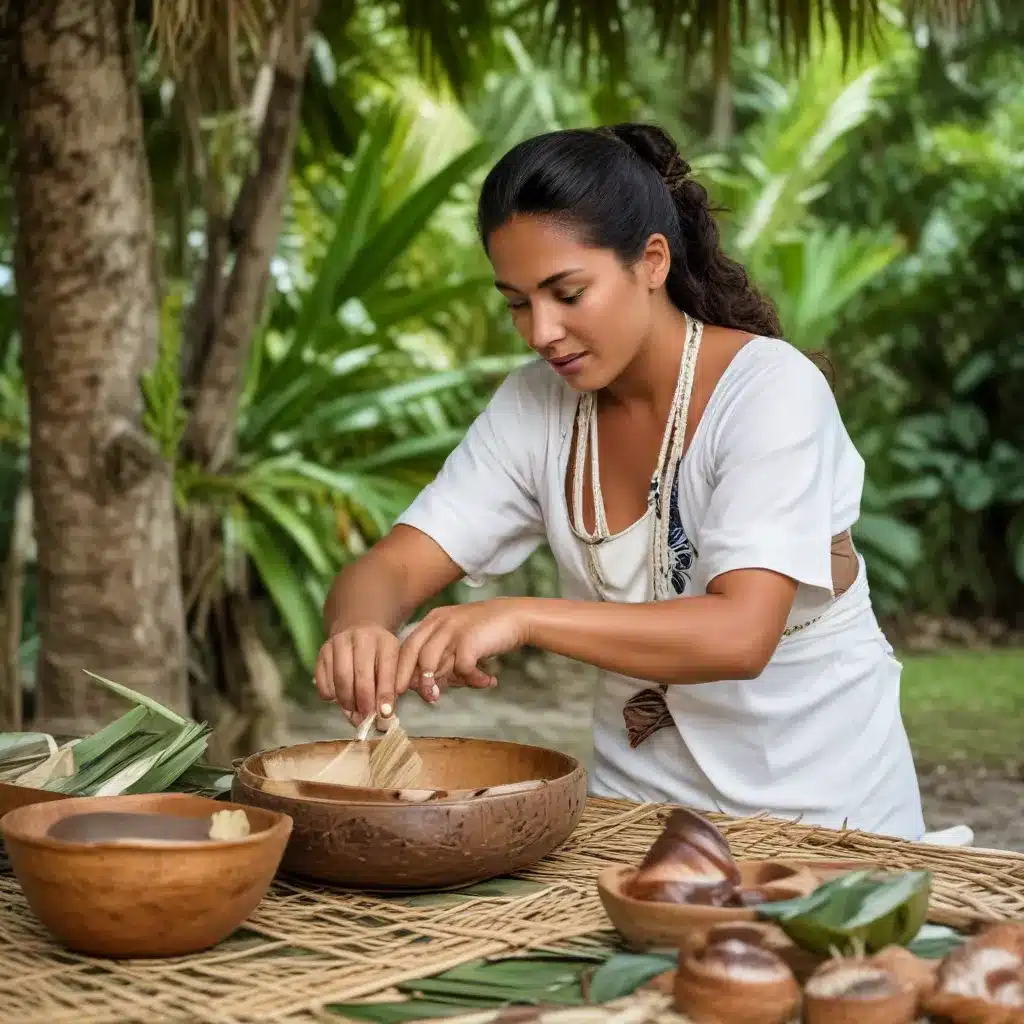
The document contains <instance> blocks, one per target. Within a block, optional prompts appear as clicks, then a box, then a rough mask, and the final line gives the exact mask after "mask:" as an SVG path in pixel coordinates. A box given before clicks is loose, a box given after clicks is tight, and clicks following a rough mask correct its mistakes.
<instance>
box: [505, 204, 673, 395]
mask: <svg viewBox="0 0 1024 1024" xmlns="http://www.w3.org/2000/svg"><path fill="white" fill-rule="evenodd" d="M663 241H664V240H663V239H661V236H659V235H655V236H652V241H651V243H650V244H649V245H648V249H647V251H646V252H645V253H644V254H643V256H642V257H641V259H640V260H639V261H638V263H637V264H636V266H635V267H632V268H626V267H623V265H622V263H621V262H620V260H619V258H618V257H617V256H616V254H615V253H614V252H613V251H612V250H610V249H597V248H593V247H590V246H586V245H584V244H582V242H580V240H579V238H578V237H577V236H576V234H575V233H574V232H573V230H572V228H571V226H569V225H567V224H565V223H563V222H560V221H558V220H556V219H554V218H551V217H543V216H532V215H530V216H527V215H517V216H516V217H513V218H512V219H511V220H510V221H508V222H507V223H505V224H503V225H502V226H501V227H500V228H498V229H496V230H495V231H494V232H493V233H492V234H491V236H490V239H489V242H488V254H489V256H490V260H491V265H492V266H493V268H494V278H495V284H496V286H497V288H498V290H499V291H500V292H501V293H502V294H503V295H504V296H505V298H506V299H507V300H508V305H509V309H510V311H511V313H512V322H513V323H514V324H515V326H516V330H518V331H519V333H520V335H522V337H523V340H524V341H525V342H526V343H527V345H529V346H530V348H532V349H533V350H534V351H535V352H537V353H538V355H540V356H541V357H542V358H544V359H546V360H547V362H548V365H549V366H550V367H551V368H552V369H553V370H554V371H555V372H556V373H558V374H559V375H561V376H562V377H564V378H565V380H566V382H567V383H568V384H569V385H570V386H571V387H572V388H574V389H575V390H577V391H597V390H599V389H600V388H604V387H607V386H608V384H610V383H611V382H612V381H614V380H615V379H616V378H617V377H618V376H619V375H620V374H621V373H622V372H623V371H624V370H625V369H626V367H627V366H629V364H630V363H631V362H632V360H633V359H634V357H635V356H636V354H637V352H638V350H639V349H640V347H641V346H642V344H643V343H644V341H645V340H646V338H647V337H648V336H649V334H650V330H651V323H652V317H653V315H654V307H655V301H656V293H657V291H658V289H659V288H660V287H661V286H662V285H663V284H664V277H665V274H667V272H668V248H667V245H665V246H664V252H663V253H661V249H662V242H663ZM662 264H664V265H663V266H662Z"/></svg>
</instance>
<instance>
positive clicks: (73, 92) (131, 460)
mask: <svg viewBox="0 0 1024 1024" xmlns="http://www.w3.org/2000/svg"><path fill="white" fill-rule="evenodd" d="M130 11H131V4H130V3H129V2H128V0H88V2H85V3H83V2H82V0H27V2H25V3H23V4H21V19H20V25H19V27H18V45H17V60H18V68H17V73H18V82H17V94H16V99H15V145H16V158H15V159H16V181H15V199H16V215H17V239H16V278H17V285H18V296H19V300H20V304H21V322H22V331H23V361H24V369H25V381H26V386H27V391H28V402H29V418H30V467H31V469H30V474H31V486H32V498H33V507H34V509H35V519H36V523H35V528H36V539H37V544H38V576H39V579H38V587H39V592H38V618H39V632H40V644H41V645H40V652H39V662H38V668H37V677H36V686H37V688H38V695H37V696H38V705H37V706H38V716H39V719H40V724H41V725H43V726H44V727H45V728H48V729H51V730H56V731H65V730H67V731H72V730H74V731H82V730H85V729H91V728H94V727H95V726H96V725H97V724H98V723H100V722H104V721H109V720H110V718H111V717H112V716H113V715H114V714H115V713H119V712H120V711H122V710H123V703H120V702H117V701H116V700H115V699H113V698H112V697H111V696H109V695H108V694H106V692H105V691H103V690H102V689H100V688H98V687H96V686H95V684H92V683H90V681H89V680H88V678H87V677H86V676H84V674H83V671H82V670H83V669H86V668H88V669H91V670H92V671H95V672H98V673H100V674H102V675H106V676H108V677H110V678H113V679H116V680H117V681H119V682H122V683H124V684H125V685H127V686H131V687H133V688H135V689H138V690H140V691H142V692H144V693H147V694H150V695H152V696H153V697H155V698H156V699H158V700H160V701H162V702H163V703H165V704H167V705H169V706H170V707H172V708H174V709H175V710H176V711H178V712H182V713H186V712H187V711H188V689H187V683H186V677H185V666H184V624H183V613H182V600H181V584H180V579H179V570H178V549H177V538H176V531H175V518H174V505H173V492H172V481H171V475H170V470H169V467H168V465H167V464H166V462H165V461H164V460H163V459H162V458H161V456H160V454H159V452H158V450H157V448H156V446H155V445H154V443H153V442H152V439H151V438H150V437H149V436H148V435H147V434H146V433H145V432H144V430H143V429H142V426H141V413H142V395H141V389H140V386H139V379H140V375H141V374H142V373H143V372H144V371H145V370H146V369H147V368H148V367H149V366H150V365H151V363H152V362H153V360H154V358H155V355H156V349H157V334H158V300H157V290H156V282H155V272H154V265H155V258H154V237H153V218H152V211H151V207H150V194H149V191H150V186H149V177H148V168H147V166H146V160H145V153H144V149H143V138H142V122H141V112H140V107H139V97H138V90H137V84H136V78H135V57H134V46H133V38H132V27H131V15H130Z"/></svg>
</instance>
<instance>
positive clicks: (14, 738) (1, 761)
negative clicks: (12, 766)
mask: <svg viewBox="0 0 1024 1024" xmlns="http://www.w3.org/2000/svg"><path fill="white" fill-rule="evenodd" d="M56 749H57V741H56V740H54V738H53V737H52V736H50V735H49V733H45V732H3V733H0V769H3V768H4V767H5V766H6V764H7V762H8V761H11V760H21V759H23V758H26V757H35V756H39V757H45V756H46V755H47V754H49V753H51V752H52V751H54V750H56Z"/></svg>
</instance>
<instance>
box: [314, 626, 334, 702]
mask: <svg viewBox="0 0 1024 1024" xmlns="http://www.w3.org/2000/svg"><path fill="white" fill-rule="evenodd" d="M313 683H314V684H315V685H316V692H317V693H318V694H320V698H321V700H334V671H333V656H332V653H331V641H330V640H328V641H327V643H325V644H324V645H323V647H321V648H320V653H319V654H318V655H317V657H316V670H315V671H314V674H313Z"/></svg>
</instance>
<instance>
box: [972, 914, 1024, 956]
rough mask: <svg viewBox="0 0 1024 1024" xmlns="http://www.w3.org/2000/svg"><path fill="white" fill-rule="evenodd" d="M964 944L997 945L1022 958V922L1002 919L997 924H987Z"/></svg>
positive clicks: (975, 945)
mask: <svg viewBox="0 0 1024 1024" xmlns="http://www.w3.org/2000/svg"><path fill="white" fill-rule="evenodd" d="M966 945H968V946H970V947H972V948H977V947H978V946H999V947H1000V948H1001V949H1006V950H1009V951H1010V952H1011V953H1015V954H1016V955H1017V956H1019V957H1020V958H1021V960H1024V922H1020V921H1003V922H1001V923H999V924H990V925H987V926H986V927H985V928H984V929H982V931H980V932H979V933H978V934H977V935H975V936H974V937H973V938H972V939H971V940H970V941H969V942H968V943H966Z"/></svg>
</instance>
